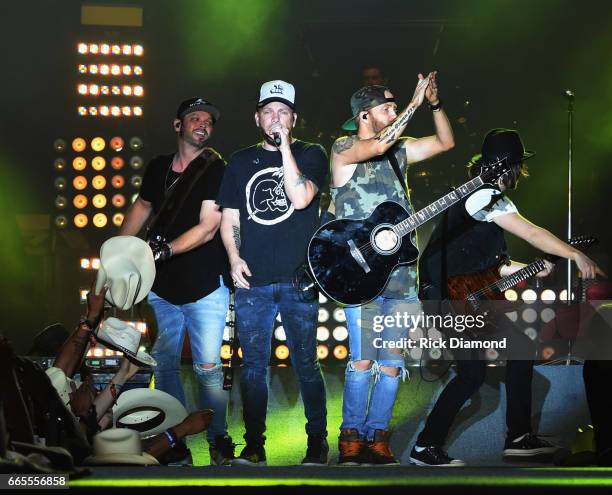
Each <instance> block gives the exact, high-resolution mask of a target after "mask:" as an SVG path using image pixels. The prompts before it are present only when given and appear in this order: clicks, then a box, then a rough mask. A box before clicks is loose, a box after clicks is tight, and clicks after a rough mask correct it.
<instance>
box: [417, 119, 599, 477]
mask: <svg viewBox="0 0 612 495" xmlns="http://www.w3.org/2000/svg"><path fill="white" fill-rule="evenodd" d="M534 154H535V153H534V152H532V151H526V150H525V148H524V146H523V142H522V140H521V138H520V136H519V134H518V132H517V131H515V130H512V129H493V130H491V131H490V132H488V133H487V135H486V136H485V138H484V141H483V143H482V153H481V154H479V155H476V156H475V157H474V158H472V160H471V161H470V163H469V164H468V171H469V175H470V177H475V176H477V175H480V173H481V170H482V167H483V166H486V165H490V164H495V163H498V162H500V161H502V162H505V163H506V164H507V165H508V166H509V169H510V170H509V172H508V173H506V174H504V175H503V176H502V177H501V178H500V179H499V180H498V183H497V184H494V185H491V186H490V185H486V186H484V187H481V188H480V189H478V190H477V191H476V192H474V193H473V194H472V195H470V196H469V197H468V198H466V199H464V200H462V201H460V202H459V203H457V204H455V205H453V206H452V207H451V208H449V209H448V211H447V212H445V213H444V216H445V218H444V220H443V221H441V222H439V223H438V226H437V227H436V228H435V229H434V232H433V234H432V236H431V239H430V241H429V244H428V245H427V248H426V249H425V251H424V252H423V254H422V256H421V260H420V263H419V267H420V270H421V277H422V280H421V283H422V287H423V288H424V291H423V292H424V293H425V297H424V299H426V300H432V301H441V300H444V299H448V297H449V295H448V293H447V279H448V278H449V277H453V276H455V275H466V274H478V273H482V272H483V271H486V270H490V269H497V270H498V272H499V275H500V276H502V277H504V276H507V275H511V274H512V273H514V272H516V271H518V270H520V269H521V268H523V267H524V266H525V265H523V264H521V263H517V262H515V261H510V260H509V259H508V256H507V250H506V241H505V239H504V231H508V232H510V233H512V234H514V235H516V236H517V237H520V238H521V239H523V240H525V241H527V242H528V243H529V244H531V245H532V246H534V247H535V248H537V249H538V250H540V251H543V252H545V253H549V254H553V255H556V256H559V257H563V258H568V259H571V260H573V261H575V263H576V266H577V267H578V269H579V270H580V273H581V276H582V277H584V278H594V277H595V276H596V274H599V275H603V272H602V271H601V269H600V268H599V267H598V266H597V264H596V263H594V262H593V261H592V260H591V259H589V258H588V257H587V256H585V255H584V254H583V253H581V252H580V251H578V250H577V249H575V248H574V247H572V246H570V245H569V244H566V243H565V242H563V241H561V240H560V239H558V238H557V237H555V236H554V235H553V234H551V233H550V232H549V231H547V230H545V229H543V228H541V227H538V226H537V225H534V224H532V223H531V222H529V221H528V220H526V219H525V218H524V217H522V216H521V215H520V214H519V213H518V210H517V208H516V206H515V205H514V203H512V201H510V199H509V198H508V197H506V195H505V194H504V192H505V191H506V190H507V189H514V188H516V186H517V184H518V180H519V179H520V178H521V176H525V175H527V169H526V166H525V163H524V162H525V160H527V159H528V158H531V157H532V156H533V155H534ZM552 268H553V265H552V264H551V263H549V262H548V261H546V268H545V269H544V270H542V271H541V272H540V273H538V274H537V275H536V276H539V277H544V276H546V275H548V274H549V273H550V271H551V270H552ZM434 304H436V303H434ZM492 304H495V301H493V302H492ZM483 308H484V307H483ZM443 309H445V308H443ZM489 309H491V306H489ZM492 309H493V311H491V312H490V313H489V314H487V315H485V317H486V320H485V325H486V326H485V327H484V328H483V329H481V330H480V331H482V332H483V335H486V336H487V340H493V339H494V340H496V341H497V340H500V339H505V340H506V353H507V356H506V357H507V360H506V366H505V370H506V380H505V381H506V423H507V427H508V431H507V436H506V443H505V447H504V457H505V458H507V459H511V458H515V459H516V458H519V459H525V458H529V457H533V456H537V455H551V454H553V453H554V452H555V451H556V450H557V448H556V447H555V446H553V445H551V444H550V443H548V442H546V441H545V440H543V439H541V438H540V437H538V436H537V435H536V434H534V433H532V428H531V412H532V411H531V395H532V376H533V358H534V356H535V354H536V351H535V348H534V345H533V342H532V341H531V339H530V338H529V337H528V336H526V335H525V334H523V333H522V331H520V330H519V329H515V328H513V327H512V324H511V322H510V320H509V319H508V318H506V316H505V312H504V313H502V314H501V315H500V316H501V318H498V317H496V316H495V315H496V312H495V309H496V307H495V306H493V307H492ZM506 309H507V308H506ZM479 312H480V313H481V314H484V313H485V311H484V309H481V310H480V311H479ZM520 313H521V311H519V314H520ZM459 336H460V335H459ZM453 354H454V357H455V359H456V375H455V376H454V377H453V379H452V380H450V381H449V382H448V384H447V385H446V386H445V387H444V390H443V391H442V393H441V394H440V396H439V398H438V400H437V401H436V403H435V405H434V407H433V408H432V410H431V412H430V413H429V416H428V417H427V420H426V422H425V427H424V428H423V431H421V433H420V434H419V436H418V438H417V442H416V445H415V446H414V448H413V449H412V451H411V453H410V462H412V463H413V464H416V465H419V466H446V467H454V466H463V465H465V462H463V461H462V460H459V459H453V458H452V457H449V455H448V454H447V453H446V452H445V451H444V449H443V444H444V443H445V441H446V439H447V437H448V433H449V431H450V428H451V426H452V424H453V421H454V419H455V417H456V415H457V413H458V412H459V410H460V409H461V407H462V406H463V404H464V403H465V402H466V401H467V400H468V399H469V398H470V397H471V396H472V395H473V394H474V393H475V392H476V391H477V390H478V389H479V388H480V386H481V385H482V384H483V383H484V380H485V374H486V369H487V361H486V360H485V359H483V356H482V355H480V354H479V352H478V350H476V349H457V350H455V349H453Z"/></svg>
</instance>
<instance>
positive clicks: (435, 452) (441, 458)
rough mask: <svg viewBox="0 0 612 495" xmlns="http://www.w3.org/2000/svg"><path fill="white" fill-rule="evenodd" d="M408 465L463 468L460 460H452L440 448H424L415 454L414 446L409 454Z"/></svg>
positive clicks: (463, 464) (463, 463) (462, 462)
mask: <svg viewBox="0 0 612 495" xmlns="http://www.w3.org/2000/svg"><path fill="white" fill-rule="evenodd" d="M410 463H411V464H415V465H417V466H435V467H460V466H465V462H464V461H462V460H461V459H453V458H452V457H449V455H448V454H447V453H446V452H444V450H442V448H441V447H433V446H431V447H424V448H423V450H421V451H420V452H417V450H416V446H414V447H413V448H412V451H411V452H410Z"/></svg>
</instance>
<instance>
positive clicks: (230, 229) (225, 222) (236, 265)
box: [221, 208, 251, 289]
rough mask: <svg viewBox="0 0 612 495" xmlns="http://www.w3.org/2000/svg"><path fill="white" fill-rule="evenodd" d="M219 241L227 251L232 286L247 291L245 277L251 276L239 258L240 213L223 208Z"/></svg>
mask: <svg viewBox="0 0 612 495" xmlns="http://www.w3.org/2000/svg"><path fill="white" fill-rule="evenodd" d="M221 239H222V240H223V245H224V246H225V250H226V251H227V256H228V258H229V262H230V270H231V274H232V279H233V280H234V285H235V286H236V287H240V288H241V289H249V288H250V287H251V286H250V285H249V282H248V281H247V279H246V277H247V276H248V277H250V276H251V270H249V267H248V265H247V264H246V261H244V260H243V259H242V258H241V257H240V245H241V238H240V211H239V210H236V209H233V208H223V213H222V215H221Z"/></svg>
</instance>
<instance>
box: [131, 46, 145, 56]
mask: <svg viewBox="0 0 612 495" xmlns="http://www.w3.org/2000/svg"><path fill="white" fill-rule="evenodd" d="M132 51H133V53H134V55H135V56H137V57H142V56H143V55H144V48H143V47H142V45H134V47H133V49H132Z"/></svg>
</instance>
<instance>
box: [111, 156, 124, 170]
mask: <svg viewBox="0 0 612 495" xmlns="http://www.w3.org/2000/svg"><path fill="white" fill-rule="evenodd" d="M124 165H125V160H124V159H123V158H122V157H120V156H113V158H112V159H111V167H113V168H114V169H115V170H121V169H122V168H123V166H124Z"/></svg>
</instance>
